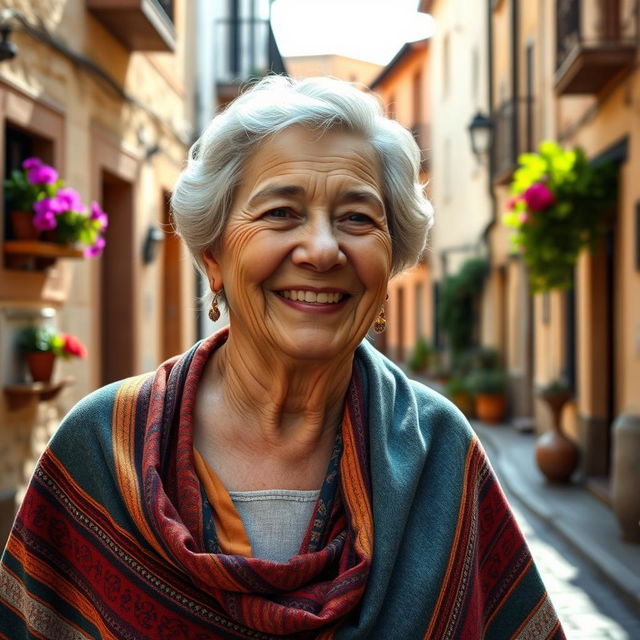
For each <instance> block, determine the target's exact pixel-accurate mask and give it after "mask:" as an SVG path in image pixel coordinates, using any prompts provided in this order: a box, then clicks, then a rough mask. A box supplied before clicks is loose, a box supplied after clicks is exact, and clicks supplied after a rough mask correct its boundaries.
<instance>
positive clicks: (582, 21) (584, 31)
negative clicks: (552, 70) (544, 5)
mask: <svg viewBox="0 0 640 640" xmlns="http://www.w3.org/2000/svg"><path fill="white" fill-rule="evenodd" d="M639 11H640V2H639V0H557V2H556V69H559V68H560V67H561V66H562V64H563V63H564V62H565V60H566V59H567V58H568V57H569V56H570V55H571V53H572V52H573V51H574V50H575V49H576V47H578V46H584V47H603V48H615V47H617V46H620V45H627V46H628V45H632V44H634V43H637V31H638V29H637V24H638V13H639Z"/></svg>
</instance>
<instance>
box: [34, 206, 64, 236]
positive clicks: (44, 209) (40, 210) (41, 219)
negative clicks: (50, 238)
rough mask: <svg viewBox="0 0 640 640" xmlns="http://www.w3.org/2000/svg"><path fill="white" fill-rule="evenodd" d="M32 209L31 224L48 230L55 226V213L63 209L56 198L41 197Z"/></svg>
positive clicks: (42, 229) (41, 229)
mask: <svg viewBox="0 0 640 640" xmlns="http://www.w3.org/2000/svg"><path fill="white" fill-rule="evenodd" d="M33 210H34V211H35V215H34V216H33V226H34V227H35V228H36V229H39V230H40V231H49V230H50V229H55V228H56V225H57V222H56V215H58V214H59V213H62V211H63V210H64V209H62V208H61V203H60V202H59V201H58V200H57V199H56V198H42V200H38V202H36V203H35V204H34V205H33Z"/></svg>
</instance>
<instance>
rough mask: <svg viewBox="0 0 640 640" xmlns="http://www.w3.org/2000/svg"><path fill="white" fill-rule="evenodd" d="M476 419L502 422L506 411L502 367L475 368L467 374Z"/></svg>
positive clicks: (505, 379) (504, 382)
mask: <svg viewBox="0 0 640 640" xmlns="http://www.w3.org/2000/svg"><path fill="white" fill-rule="evenodd" d="M468 382H469V386H470V388H471V391H472V392H473V395H474V399H475V410H476V416H477V418H478V420H481V421H482V422H488V423H492V424H493V423H498V422H502V420H503V419H504V416H505V412H506V404H507V401H506V391H507V373H506V371H505V370H504V369H500V368H494V369H476V370H475V371H473V372H472V373H471V374H470V375H469V380H468Z"/></svg>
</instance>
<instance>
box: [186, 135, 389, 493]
mask: <svg viewBox="0 0 640 640" xmlns="http://www.w3.org/2000/svg"><path fill="white" fill-rule="evenodd" d="M380 176H381V172H380V167H379V164H378V161H377V158H376V156H375V154H374V152H373V150H372V149H371V147H370V146H369V145H368V143H366V142H365V141H364V140H362V139H360V138H359V137H357V136H355V135H353V134H349V133H344V132H329V133H326V134H324V135H322V136H320V135H319V134H318V133H317V132H311V131H308V130H305V129H303V128H301V127H292V128H290V129H287V130H285V131H284V132H282V133H280V134H277V135H276V136H274V137H273V138H272V139H270V140H268V141H266V142H264V143H263V144H262V145H261V146H260V147H259V148H258V149H257V150H256V152H255V153H254V154H253V156H252V157H251V158H250V159H249V162H248V163H247V165H246V167H245V171H244V175H243V180H242V183H241V184H240V186H239V188H238V189H237V192H236V194H235V197H234V202H233V205H232V211H231V214H230V218H229V222H228V224H227V227H226V229H225V233H224V235H223V238H222V242H221V245H220V247H218V248H217V249H212V250H210V251H208V252H205V254H204V255H203V258H204V261H205V264H206V266H207V272H208V276H209V280H210V283H211V284H212V288H214V289H215V290H219V289H220V288H221V287H224V291H225V295H226V298H227V302H228V308H229V316H230V326H231V333H230V337H229V340H228V341H227V343H226V344H225V345H224V346H223V347H222V348H221V349H219V350H218V351H217V352H216V354H215V356H214V357H213V358H212V360H211V362H210V363H209V364H208V366H207V370H206V373H205V377H204V379H203V383H202V384H201V388H200V392H199V395H198V400H197V412H196V416H197V418H196V446H197V447H198V448H199V450H200V452H201V453H202V454H203V455H204V457H205V459H207V461H208V462H209V464H211V465H212V466H213V468H214V469H215V470H216V473H218V475H219V476H220V478H221V480H222V481H223V483H224V484H225V486H227V488H228V489H230V490H233V489H242V490H251V489H258V488H265V487H269V488H290V489H291V488H317V487H318V486H319V484H320V483H321V480H322V475H323V473H324V468H325V465H326V461H327V460H328V456H329V454H330V450H331V446H332V444H333V440H334V437H335V430H336V428H337V426H338V425H339V423H340V418H341V415H342V408H343V403H344V396H345V393H346V390H347V386H348V383H349V379H350V376H351V366H352V360H353V353H354V350H355V348H356V347H357V346H358V344H359V343H360V341H361V340H362V339H363V337H364V336H365V334H366V333H367V331H368V329H369V327H370V326H371V324H372V323H373V320H374V319H375V316H376V315H377V313H378V311H379V309H380V307H381V305H382V303H383V302H384V297H385V293H386V288H387V282H388V279H389V274H390V271H391V237H390V235H389V230H388V226H387V218H386V212H385V207H384V203H383V195H382V188H381V186H380V184H381V181H380V180H381V177H380ZM319 290H321V291H320V293H321V294H324V296H323V295H321V296H320V298H319V299H318V300H315V299H314V301H313V302H311V301H307V302H305V301H295V300H291V297H292V294H291V293H290V292H292V291H303V292H305V291H312V292H314V293H313V294H312V298H313V296H314V295H316V294H318V292H319ZM287 292H289V293H287ZM327 298H328V299H329V301H333V303H331V304H330V303H329V302H326V299H327ZM338 298H339V302H337V303H335V300H336V299H338ZM213 415H215V419H213V418H212V416H213ZM222 452H224V453H222ZM309 485H311V486H309Z"/></svg>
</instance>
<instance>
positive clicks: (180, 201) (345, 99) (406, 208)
mask: <svg viewBox="0 0 640 640" xmlns="http://www.w3.org/2000/svg"><path fill="white" fill-rule="evenodd" d="M293 125H303V126H305V127H312V128H315V129H318V130H319V131H327V130H332V129H342V130H346V131H350V132H353V133H357V134H359V135H361V136H363V137H364V138H365V140H367V141H368V142H369V144H371V146H372V147H373V149H374V151H375V153H376V154H377V155H378V158H379V159H380V164H381V166H382V171H383V176H382V179H383V184H382V185H381V187H382V192H383V196H384V199H385V206H386V209H387V224H388V226H389V231H390V234H391V241H392V274H393V275H395V274H397V273H399V272H400V271H402V270H403V269H405V268H407V267H411V266H413V265H414V264H415V263H416V262H417V261H418V259H419V258H420V255H421V254H422V252H423V251H424V248H425V245H426V240H427V232H428V230H429V228H430V227H431V224H432V222H433V208H432V206H431V204H430V202H429V201H428V200H427V198H426V196H425V194H424V185H423V184H421V183H420V180H419V165H420V149H419V148H418V145H417V144H416V142H415V140H414V139H413V136H412V135H411V134H410V133H409V132H408V131H407V130H406V129H404V128H403V127H402V126H400V125H399V124H398V123H397V122H395V121H394V120H390V119H389V118H387V117H385V116H384V114H383V111H382V108H381V106H380V104H379V103H378V102H377V101H376V99H375V98H374V97H373V96H372V95H369V94H367V93H364V92H363V91H360V90H359V89H356V88H355V87H354V86H352V85H350V84H349V83H347V82H342V81H341V80H334V79H330V78H308V79H305V80H301V81H295V80H292V79H290V78H287V77H284V76H267V77H266V78H263V79H262V80H260V81H259V82H257V83H256V84H254V85H253V86H250V87H249V88H248V89H247V90H246V91H245V92H244V93H242V94H241V95H240V96H239V97H238V98H236V99H235V100H234V101H233V102H231V103H230V104H229V106H228V107H227V108H226V109H225V110H224V111H223V112H222V113H220V114H219V115H217V116H216V117H215V118H213V120H212V121H211V123H210V124H209V126H208V127H207V128H206V130H205V131H204V133H203V134H202V136H201V137H200V138H199V139H198V140H197V141H196V142H195V143H194V145H193V146H192V147H191V150H190V152H189V160H188V163H187V166H186V168H185V169H184V170H183V171H182V173H181V175H180V177H179V178H178V182H177V183H176V186H175V189H174V191H173V194H172V196H171V208H172V212H173V219H174V221H175V225H176V228H177V231H178V233H179V234H180V235H181V236H182V238H183V239H184V241H185V242H186V243H187V246H188V247H189V250H190V251H191V253H192V255H193V257H194V259H195V261H196V264H197V266H198V269H199V270H200V271H201V272H202V273H206V272H205V268H204V263H203V261H202V256H201V253H202V252H203V251H204V250H205V249H207V248H209V247H211V246H214V245H215V244H216V243H217V242H218V241H219V240H220V239H221V238H222V234H223V232H224V229H225V227H226V224H227V220H228V218H229V214H230V211H231V206H232V202H233V197H234V193H235V190H236V187H237V186H238V184H239V183H240V182H241V180H242V176H243V167H244V165H245V163H246V161H247V158H248V157H249V156H250V155H251V153H252V152H253V151H254V150H255V149H256V147H257V145H259V144H260V142H261V141H262V140H264V139H265V138H267V137H268V136H272V135H274V134H276V133H278V132H279V131H282V130H283V129H286V128H288V127H291V126H293Z"/></svg>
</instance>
